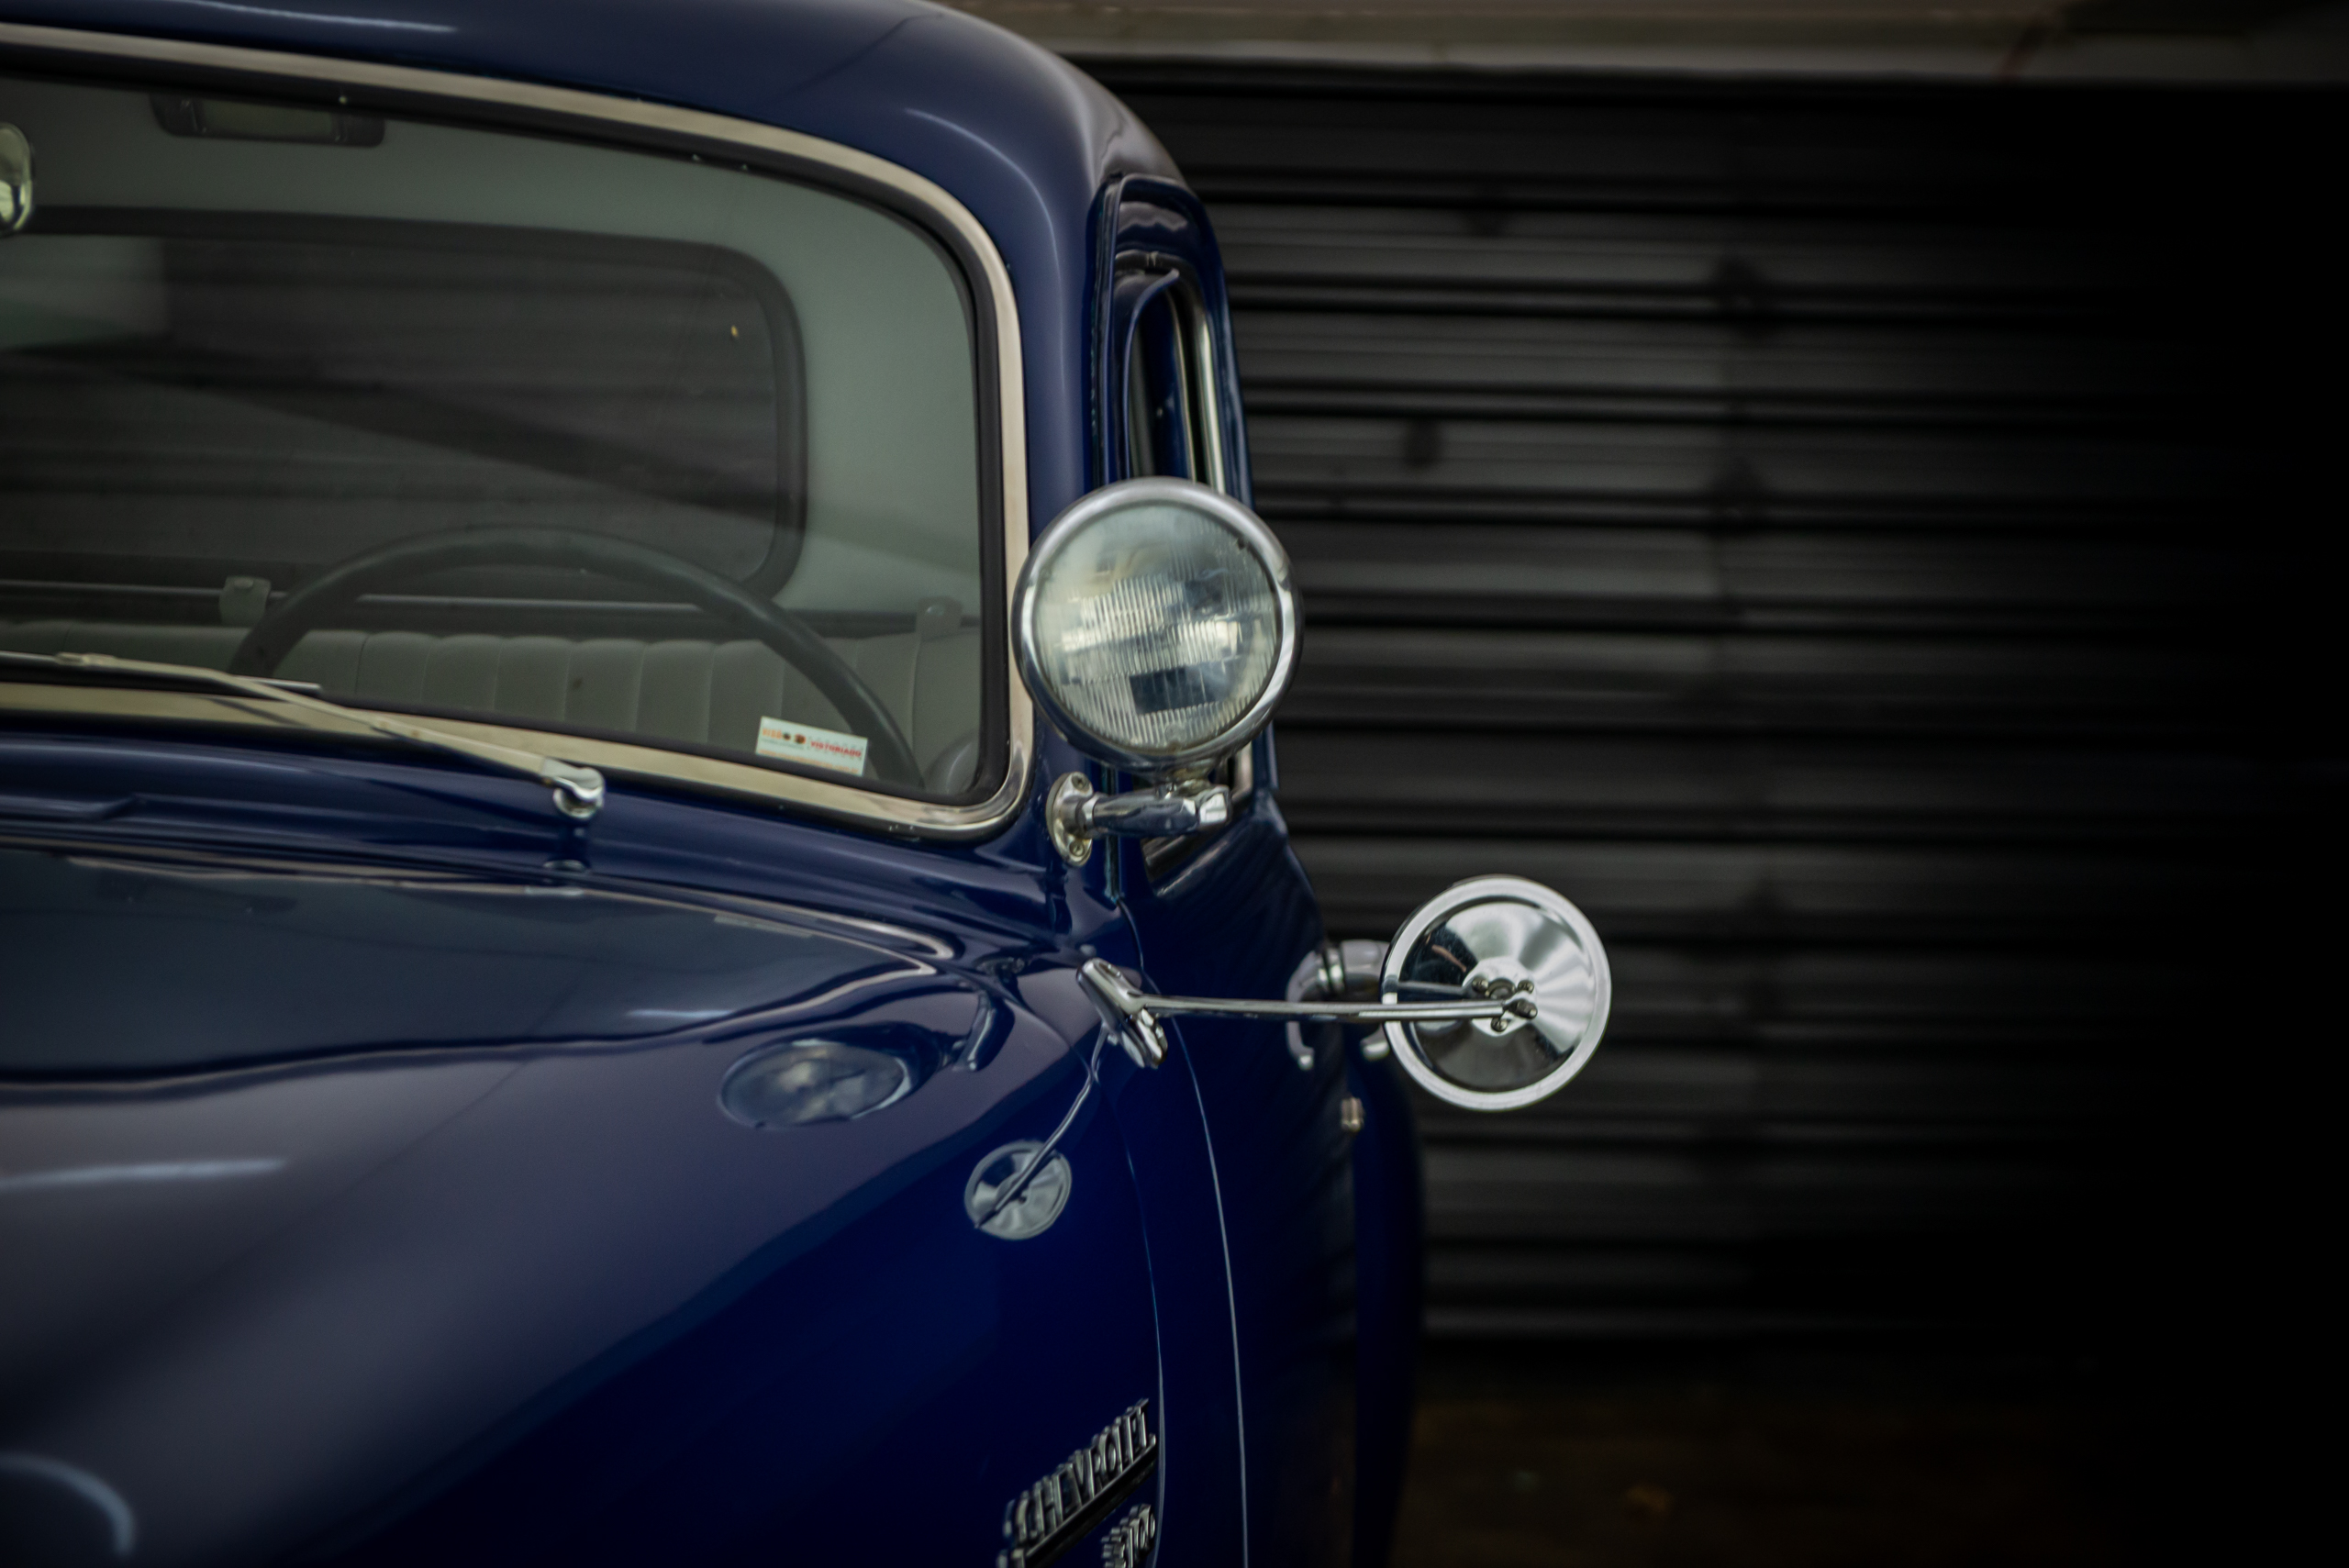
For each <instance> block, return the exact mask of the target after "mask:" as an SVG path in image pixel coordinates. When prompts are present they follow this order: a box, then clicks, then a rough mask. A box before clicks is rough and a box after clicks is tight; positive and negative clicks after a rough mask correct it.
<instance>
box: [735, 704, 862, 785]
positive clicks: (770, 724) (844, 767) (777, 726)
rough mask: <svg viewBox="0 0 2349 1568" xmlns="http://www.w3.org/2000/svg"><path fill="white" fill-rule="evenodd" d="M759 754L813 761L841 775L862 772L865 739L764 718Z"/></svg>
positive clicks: (788, 759)
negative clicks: (839, 772) (838, 771)
mask: <svg viewBox="0 0 2349 1568" xmlns="http://www.w3.org/2000/svg"><path fill="white" fill-rule="evenodd" d="M759 755H760V756H762V757H780V758H782V759H783V760H784V761H785V762H813V763H815V764H816V765H817V766H818V767H819V768H838V769H839V770H840V771H841V772H842V773H863V771H864V737H863V736H862V735H846V734H842V733H841V731H840V730H837V729H818V728H816V727H815V726H814V725H812V724H792V723H785V721H784V720H782V719H780V718H763V719H761V720H759Z"/></svg>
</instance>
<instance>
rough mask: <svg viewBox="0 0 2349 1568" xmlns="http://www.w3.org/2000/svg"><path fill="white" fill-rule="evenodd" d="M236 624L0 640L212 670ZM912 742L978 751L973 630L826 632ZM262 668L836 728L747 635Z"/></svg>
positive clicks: (813, 694) (390, 651)
mask: <svg viewBox="0 0 2349 1568" xmlns="http://www.w3.org/2000/svg"><path fill="white" fill-rule="evenodd" d="M243 638H244V631H243V628H239V627H228V626H221V627H211V626H161V625H140V624H136V623H128V622H115V621H71V620H42V621H19V622H16V623H13V624H0V648H6V649H13V650H16V651H21V652H26V653H61V652H77V653H111V654H113V655H115V656H116V657H117V658H122V659H151V660H157V661H160V662H167V663H173V664H200V665H203V666H206V668H209V669H215V670H225V669H227V668H228V660H229V658H230V656H231V655H233V654H234V653H235V652H236V651H237V644H238V643H239V641H241V640H242V639H243ZM827 640H829V642H830V643H831V645H832V647H833V648H834V649H836V650H838V651H839V652H840V654H841V657H842V658H843V659H845V660H847V661H848V663H849V665H850V667H851V668H852V669H853V670H855V671H856V673H858V674H859V675H860V676H862V677H863V680H864V682H865V684H867V685H869V686H871V687H872V688H873V690H874V695H877V696H879V697H880V699H881V701H882V704H883V706H885V707H887V708H888V709H889V711H890V713H891V714H892V715H893V716H895V717H896V720H897V723H898V725H899V727H900V728H903V729H904V730H905V732H906V738H907V740H909V741H910V742H912V745H913V752H914V758H915V760H916V761H917V762H919V763H920V764H921V766H922V772H923V774H924V776H925V778H926V780H927V781H928V783H929V785H930V788H931V789H932V790H935V791H937V792H939V793H941V794H948V795H952V794H959V793H961V792H962V790H963V789H964V788H966V787H967V786H968V785H969V784H970V781H971V777H972V773H973V772H974V768H975V766H976V763H977V760H978V749H977V744H976V737H975V728H976V725H975V718H976V715H977V714H978V711H979V634H978V632H977V631H976V630H954V631H950V632H947V633H946V634H945V635H943V636H936V637H923V636H919V635H918V634H916V633H914V632H897V633H893V634H890V635H887V636H883V637H864V638H832V639H827ZM277 673H278V674H279V675H281V676H283V677H284V679H286V680H289V681H315V682H317V684H318V685H319V687H320V688H321V689H322V690H324V691H325V692H326V694H327V695H328V696H356V697H362V698H372V699H374V700H376V701H381V702H393V703H403V704H415V705H417V706H426V707H446V708H465V709H470V710H473V711H475V712H482V713H494V714H504V715H510V716H511V717H516V718H539V719H550V720H553V721H555V722H558V723H564V724H575V725H579V726H581V727H583V728H593V729H603V730H611V731H618V732H619V733H622V734H629V735H641V736H644V737H645V738H647V739H649V740H683V741H688V742H692V743H694V744H697V745H705V746H717V747H721V748H723V749H725V750H728V751H744V752H749V751H754V750H755V747H756V742H757V739H758V732H759V720H760V719H761V718H767V717H772V718H782V719H786V720H796V721H797V722H800V723H803V724H814V725H821V726H822V727H824V728H828V729H842V728H846V726H845V725H844V724H843V723H842V721H841V716H840V714H839V713H838V712H837V711H836V710H835V709H834V708H833V706H832V705H831V704H830V703H829V701H827V700H826V699H825V698H824V696H823V695H822V694H821V693H819V692H818V691H817V690H816V689H815V688H814V687H813V686H810V685H809V684H807V677H806V676H805V675H803V674H801V673H799V672H798V671H796V670H795V669H792V668H791V667H790V666H788V665H786V664H785V662H783V660H782V659H781V658H779V657H778V656H776V654H774V652H773V651H771V650H769V649H768V648H766V647H765V646H764V645H763V644H761V643H756V642H708V641H703V640H699V639H674V640H665V641H660V642H646V641H641V640H638V639H629V638H598V639H590V640H587V641H573V640H572V639H567V638H559V637H487V636H457V637H435V636H429V635H427V634H425V633H422V632H413V631H372V632H370V631H315V632H312V633H311V634H310V635H309V636H307V637H306V638H304V639H302V640H301V641H300V642H299V643H298V644H296V645H295V649H294V651H293V652H292V653H290V654H288V655H287V656H286V658H285V662H284V663H283V664H282V665H280V666H279V668H278V671H277Z"/></svg>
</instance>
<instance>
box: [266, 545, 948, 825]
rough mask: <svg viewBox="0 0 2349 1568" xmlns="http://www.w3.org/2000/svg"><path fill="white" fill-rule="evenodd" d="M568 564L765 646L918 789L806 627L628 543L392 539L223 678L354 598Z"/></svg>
mask: <svg viewBox="0 0 2349 1568" xmlns="http://www.w3.org/2000/svg"><path fill="white" fill-rule="evenodd" d="M493 565H495V566H514V565H525V566H568V567H576V568H578V569H579V570H581V571H585V572H597V573H603V574H604V575H606V576H607V577H618V578H621V579H623V580H625V581H627V582H630V583H640V584H644V585H645V586H647V587H651V588H659V589H662V590H664V591H665V592H667V593H669V594H671V595H674V596H675V597H677V598H680V599H685V600H688V601H690V602H692V603H693V604H695V605H696V606H700V607H701V608H702V609H705V610H707V611H708V612H709V613H710V614H712V615H714V616H716V617H718V619H719V620H720V621H721V622H723V623H724V624H725V625H726V626H727V627H728V628H730V629H732V630H733V631H735V632H737V633H739V634H740V635H741V636H744V637H747V638H750V639H752V640H754V641H757V642H762V643H764V644H765V645H766V646H767V647H768V648H771V649H773V650H774V651H775V652H776V653H777V654H778V655H780V656H781V657H782V659H783V661H784V662H785V663H787V664H789V665H790V666H791V667H792V668H793V669H795V670H797V671H798V672H799V673H801V674H803V675H805V676H807V683H808V684H810V685H812V686H814V687H815V688H816V689H817V690H818V691H819V692H821V693H823V694H824V695H825V696H826V697H827V698H828V699H829V700H830V702H831V705H832V706H833V707H835V708H837V709H839V710H840V715H841V719H842V721H843V722H845V723H846V724H847V725H848V727H849V728H850V729H851V730H852V731H853V732H854V733H856V734H859V735H862V736H863V737H864V739H865V742H866V745H867V748H868V750H867V756H868V757H869V759H870V760H871V762H872V763H873V772H874V776H875V777H877V778H880V779H883V780H885V781H886V782H887V783H890V784H900V785H904V786H906V787H907V788H910V789H917V790H918V789H920V788H922V787H923V779H922V776H921V769H920V767H919V765H918V764H917V763H916V762H914V751H913V748H912V747H911V746H909V745H907V742H906V737H905V732H904V731H903V730H901V729H899V728H897V721H896V719H894V718H892V717H889V710H888V709H887V708H886V707H885V706H882V704H881V699H880V698H879V697H878V696H876V695H874V691H873V688H872V687H871V686H868V685H866V684H864V682H863V678H862V677H860V676H859V675H858V674H857V673H856V672H855V671H854V670H852V669H850V668H849V666H848V662H847V661H846V660H844V659H842V658H841V656H840V655H839V654H838V653H836V652H834V651H832V646H831V644H830V643H829V642H826V641H825V640H824V639H822V638H821V637H819V636H818V635H817V634H816V632H815V631H814V630H813V629H811V628H809V627H808V625H807V622H806V621H803V620H801V619H800V618H799V617H797V616H796V615H794V614H792V613H791V612H790V611H789V610H786V609H785V608H784V607H783V606H781V605H778V604H775V603H774V602H773V601H772V600H768V599H762V598H759V597H758V596H756V595H751V594H748V593H745V592H744V591H743V590H742V589H741V588H740V587H739V586H737V585H736V584H732V583H729V582H728V581H727V580H726V579H725V578H723V577H720V576H719V575H718V573H715V572H710V571H707V570H706V569H704V568H702V567H699V566H696V565H695V564H694V563H693V562H690V561H685V560H681V559H680V558H678V557H676V556H674V555H671V554H669V553H668V552H667V551H666V550H654V549H652V548H651V547H650V546H648V545H641V544H635V543H631V542H630V541H629V540H627V539H611V538H607V537H606V536H604V535H601V534H582V533H571V532H568V531H566V530H564V529H561V528H461V529H458V530H455V531H453V532H451V533H440V534H427V535H425V536H424V537H422V538H420V539H400V540H398V541H396V542H395V543H392V544H387V545H384V547H382V548H381V549H379V550H367V551H365V552H363V553H362V554H359V555H354V556H352V557H351V559H350V560H348V561H344V562H339V563H337V564H336V565H334V566H333V567H331V568H329V569H328V571H327V572H325V573H322V574H321V575H319V576H317V577H316V578H314V579H312V580H311V581H310V582H307V583H305V584H302V585H301V586H300V587H299V588H296V589H295V590H294V591H293V592H292V593H290V594H288V595H285V602H284V604H281V605H279V606H277V608H276V609H274V610H273V611H271V612H270V613H269V614H267V615H264V616H263V617H262V618H261V620H260V622H259V623H258V624H257V625H255V626H254V627H253V628H252V629H251V630H250V631H248V632H246V633H245V639H244V640H243V641H242V642H240V643H239V644H238V645H237V652H236V656H235V657H234V658H232V659H230V660H229V661H228V673H230V674H232V675H267V674H269V673H271V672H273V671H274V670H275V669H276V668H277V666H278V664H279V662H282V661H283V660H284V657H285V656H286V654H288V653H290V652H292V651H294V645H295V643H297V642H299V641H301V640H302V639H303V638H304V637H305V636H306V635H307V634H308V633H309V632H311V631H313V630H315V629H317V627H318V626H319V625H320V624H322V623H323V622H324V621H325V620H326V619H327V617H329V616H330V615H332V614H333V613H334V612H335V611H336V610H338V609H340V608H341V607H342V606H345V605H348V604H350V603H351V601H352V600H354V599H357V598H358V597H360V596H361V595H363V594H373V593H378V592H380V591H382V590H383V589H385V588H388V587H390V586H392V585H393V584H397V583H405V582H407V581H409V580H410V579H412V578H417V577H423V576H428V575H429V574H431V573H436V572H447V571H450V570H452V569H454V568H456V567H460V566H493Z"/></svg>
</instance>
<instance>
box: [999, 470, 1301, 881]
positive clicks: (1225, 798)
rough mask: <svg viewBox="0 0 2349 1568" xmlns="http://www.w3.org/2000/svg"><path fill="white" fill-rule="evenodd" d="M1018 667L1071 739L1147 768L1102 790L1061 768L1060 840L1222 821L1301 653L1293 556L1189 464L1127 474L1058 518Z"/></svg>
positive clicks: (1116, 762)
mask: <svg viewBox="0 0 2349 1568" xmlns="http://www.w3.org/2000/svg"><path fill="white" fill-rule="evenodd" d="M1011 626H1012V645H1013V651H1014V652H1015V653H1016V654H1017V655H1018V658H1019V678H1020V680H1021V681H1022V682H1023V683H1024V684H1026V685H1027V687H1028V691H1029V694H1030V695H1031V696H1033V697H1034V698H1035V699H1036V706H1038V707H1039V708H1041V710H1042V711H1043V714H1044V716H1045V717H1047V718H1049V719H1050V720H1052V726H1053V728H1056V729H1058V730H1059V731H1060V732H1061V733H1062V734H1063V735H1064V736H1066V737H1068V740H1069V742H1070V743H1071V744H1072V745H1074V747H1075V748H1076V749H1077V750H1078V751H1082V752H1084V753H1085V755H1086V756H1088V757H1091V758H1093V759H1094V760H1095V761H1096V762H1106V763H1108V765H1109V766H1111V767H1113V768H1118V769H1121V770H1123V771H1124V772H1126V773H1133V774H1136V775H1138V776H1140V777H1141V778H1142V779H1144V780H1146V781H1148V782H1149V783H1150V784H1152V788H1150V789H1147V790H1141V791H1136V792H1135V793H1133V794H1131V795H1117V796H1105V795H1098V794H1097V793H1096V792H1095V790H1094V788H1093V785H1092V783H1091V781H1089V780H1087V779H1086V778H1085V775H1084V774H1082V773H1069V774H1066V775H1065V776H1063V777H1062V778H1061V779H1059V780H1057V781H1055V782H1054V784H1053V785H1052V791H1051V794H1050V795H1049V797H1048V799H1049V806H1048V811H1049V816H1050V821H1051V826H1052V842H1053V844H1054V845H1055V846H1056V847H1057V848H1058V849H1059V851H1060V852H1061V855H1062V857H1063V859H1065V860H1067V861H1068V862H1070V863H1071V864H1072V865H1076V864H1082V863H1083V862H1085V860H1086V858H1088V857H1089V856H1090V855H1091V854H1092V852H1093V840H1094V839H1095V838H1096V837H1097V836H1099V835H1101V834H1105V833H1116V834H1126V835H1138V836H1142V837H1149V838H1163V837H1170V836H1173V835H1175V834H1179V833H1193V832H1199V831H1201V830H1203V829H1206V828H1213V827H1216V826H1219V825H1220V824H1221V823H1222V822H1224V821H1225V820H1227V819H1228V818H1229V817H1230V796H1229V794H1228V793H1227V792H1226V791H1225V790H1224V789H1223V788H1222V787H1221V786H1220V785H1218V784H1213V783H1211V782H1210V781H1209V777H1208V775H1209V774H1210V773H1211V772H1212V771H1213V770H1214V768H1215V766H1216V764H1217V763H1218V762H1221V761H1222V760H1223V759H1224V758H1226V757H1229V756H1230V755H1231V754H1232V753H1233V752H1234V751H1238V750H1239V749H1240V748H1241V747H1242V746H1245V745H1246V744H1247V743H1248V742H1249V741H1250V740H1252V739H1253V738H1254V737H1255V734H1256V732H1257V731H1258V730H1260V729H1262V728H1264V723H1265V721H1266V720H1267V719H1269V718H1271V717H1272V716H1273V708H1274V706H1275V705H1276V704H1278V703H1279V701H1280V699H1281V695H1282V693H1284V692H1285V691H1286V690H1287V689H1288V682H1289V676H1290V674H1291V673H1292V672H1294V670H1295V669H1296V666H1297V596H1296V593H1295V591H1294V590H1293V589H1292V587H1291V586H1290V584H1289V567H1288V556H1287V555H1286V552H1284V551H1283V550H1282V549H1281V547H1280V541H1279V540H1278V539H1275V538H1274V537H1273V532H1272V530H1271V529H1270V528H1266V527H1265V526H1264V521H1263V519H1261V518H1260V517H1257V516H1256V514H1255V513H1253V512H1252V511H1250V510H1249V509H1248V508H1247V507H1245V506H1241V504H1240V503H1239V502H1237V501H1234V500H1233V499H1232V498H1231V497H1230V496H1229V495H1224V494H1222V493H1221V492H1220V491H1217V490H1210V489H1208V487H1207V486H1206V485H1204V484H1193V483H1192V482H1190V481H1189V480H1187V479H1129V480H1126V481H1124V482H1123V483H1121V484H1111V485H1108V486H1105V487H1104V488H1102V489H1099V490H1097V491H1095V492H1093V494H1091V495H1087V496H1085V497H1084V498H1083V499H1081V500H1079V501H1078V502H1077V503H1076V504H1075V505H1074V506H1071V507H1070V508H1069V509H1068V510H1067V511H1065V512H1063V513H1062V514H1061V515H1060V516H1059V517H1055V518H1054V519H1052V526H1051V527H1050V528H1046V529H1045V530H1044V531H1043V533H1042V535H1041V537H1039V538H1038V539H1037V540H1036V547H1035V549H1034V550H1030V552H1029V556H1028V562H1027V564H1026V565H1024V566H1023V567H1021V568H1020V572H1019V587H1018V589H1017V591H1016V593H1015V595H1014V596H1013V601H1012V618H1011Z"/></svg>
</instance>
